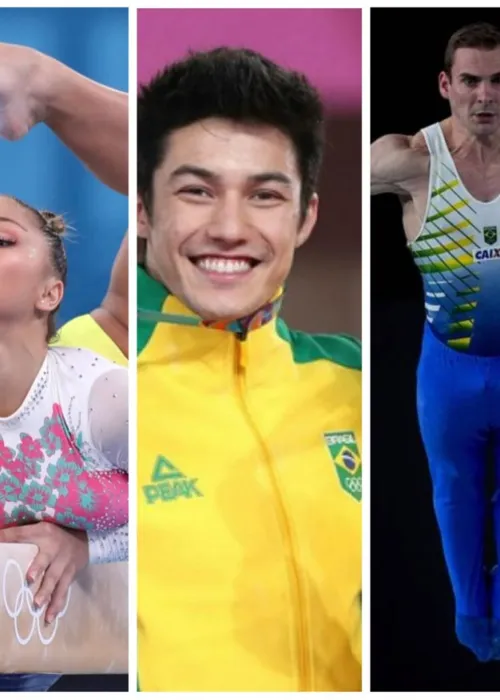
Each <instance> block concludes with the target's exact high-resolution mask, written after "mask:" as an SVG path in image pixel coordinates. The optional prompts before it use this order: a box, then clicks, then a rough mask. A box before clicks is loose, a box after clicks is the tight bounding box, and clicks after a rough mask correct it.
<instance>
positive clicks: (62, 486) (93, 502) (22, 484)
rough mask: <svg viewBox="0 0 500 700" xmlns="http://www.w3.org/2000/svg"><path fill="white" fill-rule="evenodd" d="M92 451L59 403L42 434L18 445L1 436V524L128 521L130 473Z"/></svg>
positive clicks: (100, 525)
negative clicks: (99, 460) (95, 456)
mask: <svg viewBox="0 0 500 700" xmlns="http://www.w3.org/2000/svg"><path fill="white" fill-rule="evenodd" d="M102 466H103V465H99V464H96V463H95V461H94V459H93V458H92V457H91V456H89V455H88V454H86V452H85V446H84V443H83V437H82V435H81V433H77V434H73V433H72V432H71V431H70V429H69V427H68V425H67V423H66V420H65V418H64V415H63V412H62V409H61V406H60V405H59V404H54V405H53V407H52V415H51V416H47V417H45V420H44V422H43V425H42V426H41V428H40V430H39V435H36V436H34V435H28V434H26V433H20V434H19V442H18V444H17V448H16V450H14V449H12V448H11V447H8V446H7V445H6V444H5V442H4V440H3V439H2V436H1V435H0V529H1V528H3V527H9V526H12V525H19V524H26V523H30V522H37V521H40V520H46V521H49V522H54V523H57V524H59V525H63V526H65V527H71V528H76V529H79V530H87V531H89V530H107V529H112V528H116V527H120V526H122V525H125V524H126V523H127V522H128V502H127V501H128V499H127V490H128V476H127V474H125V473H124V472H121V471H120V470H118V469H109V468H108V469H104V468H102Z"/></svg>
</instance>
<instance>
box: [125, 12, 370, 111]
mask: <svg viewBox="0 0 500 700" xmlns="http://www.w3.org/2000/svg"><path fill="white" fill-rule="evenodd" d="M137 33H138V79H139V83H144V82H147V81H148V80H149V79H150V78H151V77H152V76H153V74H154V73H155V72H157V71H158V70H159V69H160V68H163V66H164V65H166V64H168V63H170V62H172V61H175V60H177V59H179V58H183V57H184V56H185V55H186V52H187V51H188V50H189V49H193V50H196V51H198V50H204V49H210V48H214V47H216V46H222V45H224V46H233V47H240V48H251V49H254V50H255V51H259V52H261V53H263V54H264V55H265V56H266V57H268V58H270V59H272V60H274V61H276V62H277V63H281V64H282V65H284V66H285V67H288V68H294V69H297V70H300V71H302V72H304V73H306V75H307V76H308V78H309V79H310V80H311V81H312V82H313V83H314V85H315V86H316V87H317V88H318V89H319V90H320V92H321V93H322V95H323V98H324V100H325V102H326V103H327V104H328V105H330V106H334V107H336V108H337V109H345V108H347V109H352V108H355V107H359V105H360V103H361V10H356V9H353V10H343V9H341V10H339V9H330V10H287V9H283V10H260V9H259V10H238V9H234V10H191V9H189V10H173V9H172V10H139V11H138V19H137Z"/></svg>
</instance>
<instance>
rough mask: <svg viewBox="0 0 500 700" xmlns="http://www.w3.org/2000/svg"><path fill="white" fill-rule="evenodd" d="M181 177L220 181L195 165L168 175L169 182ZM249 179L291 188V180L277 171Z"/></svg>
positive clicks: (180, 168) (215, 175)
mask: <svg viewBox="0 0 500 700" xmlns="http://www.w3.org/2000/svg"><path fill="white" fill-rule="evenodd" d="M183 175H193V176H194V177H199V178H201V179H202V180H211V181H214V182H218V181H220V176H219V175H217V173H214V172H212V171H211V170H207V169H206V168H200V167H198V166H197V165H181V166H179V167H178V168H176V169H175V170H174V171H173V173H171V175H170V178H169V179H170V180H174V179H176V178H178V177H182V176H183ZM249 179H250V180H251V181H252V182H254V183H255V184H258V185H260V184H263V183H265V182H279V183H280V184H282V185H285V186H286V187H291V186H292V184H293V183H292V180H291V179H290V178H289V177H288V175H285V173H282V172H280V171H279V170H270V171H266V172H263V173H257V174H256V175H251V176H250V177H249Z"/></svg>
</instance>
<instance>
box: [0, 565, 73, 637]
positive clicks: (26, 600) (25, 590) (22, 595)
mask: <svg viewBox="0 0 500 700" xmlns="http://www.w3.org/2000/svg"><path fill="white" fill-rule="evenodd" d="M9 569H14V570H15V571H16V573H17V574H18V575H19V592H18V594H17V596H16V602H15V604H14V609H12V608H11V606H10V604H9V601H8V598H7V576H8V573H9ZM2 594H3V603H4V606H5V610H6V612H7V615H8V616H9V617H10V618H11V620H14V631H15V634H16V639H17V641H18V642H19V644H22V645H23V646H26V644H28V643H29V642H30V641H31V640H32V639H33V637H34V636H35V633H38V639H39V640H40V642H41V643H42V644H43V645H44V646H48V645H49V644H51V643H52V642H53V641H54V638H55V636H56V633H57V627H58V625H59V620H60V618H61V617H64V615H66V613H67V611H68V607H69V601H70V597H71V588H70V589H69V590H68V597H67V599H66V605H65V606H64V609H63V610H61V612H60V613H59V614H58V615H57V616H56V618H55V620H54V622H53V623H52V633H51V635H50V637H45V636H44V635H43V633H42V627H41V625H40V620H41V618H42V615H43V614H44V612H45V610H46V608H47V606H46V605H45V606H44V607H43V608H40V609H39V610H36V609H35V606H34V598H33V593H32V592H31V590H30V589H29V587H28V585H27V584H26V581H25V577H24V576H23V572H22V570H21V567H20V566H19V564H18V563H17V561H15V560H14V559H8V560H7V563H6V565H5V569H4V572H3V583H2ZM25 605H26V607H27V608H28V611H29V613H30V614H31V629H30V630H29V632H28V634H27V635H26V636H23V635H22V633H21V632H20V630H19V617H20V616H21V613H22V611H23V608H24V606H25Z"/></svg>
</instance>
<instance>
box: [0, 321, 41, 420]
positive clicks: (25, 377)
mask: <svg viewBox="0 0 500 700" xmlns="http://www.w3.org/2000/svg"><path fill="white" fill-rule="evenodd" d="M36 330H37V333H26V332H25V331H24V332H22V333H21V332H20V331H19V330H18V329H14V330H13V329H12V328H4V327H2V324H0V417H2V418H6V417H8V416H11V415H12V414H13V413H15V412H16V411H17V410H18V408H19V407H20V406H21V405H22V403H23V401H24V399H25V398H26V396H27V394H28V392H29V390H30V389H31V386H32V384H33V382H34V381H35V379H36V375H37V374H38V372H39V371H40V367H41V366H42V364H43V361H44V359H45V356H46V355H47V344H46V342H45V339H44V338H43V337H41V336H40V332H39V331H40V329H39V328H37V329H36Z"/></svg>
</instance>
